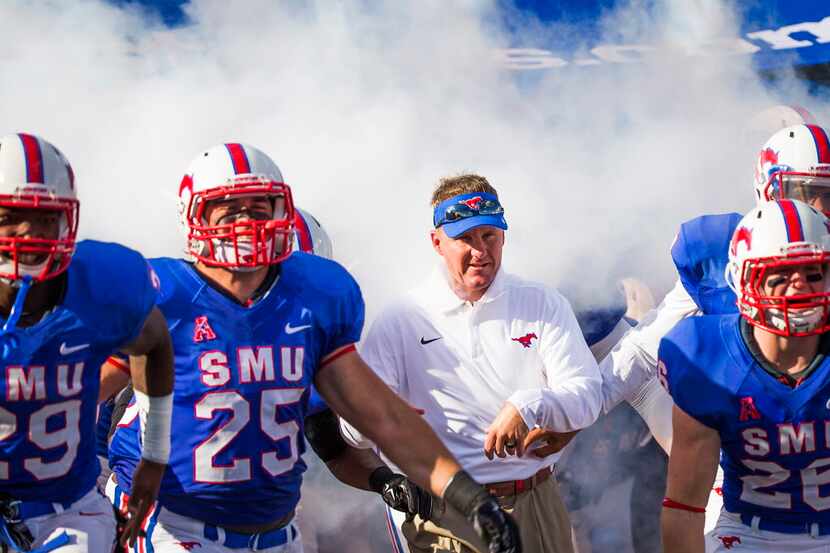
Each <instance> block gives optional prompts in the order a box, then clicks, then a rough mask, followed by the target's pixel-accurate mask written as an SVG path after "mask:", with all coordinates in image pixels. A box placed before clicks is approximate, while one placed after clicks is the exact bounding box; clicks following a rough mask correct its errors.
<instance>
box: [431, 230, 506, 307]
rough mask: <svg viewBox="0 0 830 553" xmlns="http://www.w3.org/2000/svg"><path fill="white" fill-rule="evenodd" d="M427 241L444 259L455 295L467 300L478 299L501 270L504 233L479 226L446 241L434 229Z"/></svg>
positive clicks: (444, 234)
mask: <svg viewBox="0 0 830 553" xmlns="http://www.w3.org/2000/svg"><path fill="white" fill-rule="evenodd" d="M431 238H432V247H433V248H435V251H436V252H438V254H439V255H440V256H441V257H443V258H444V263H445V264H446V266H447V273H448V274H449V277H450V281H451V282H450V284H451V285H452V287H453V291H454V292H455V293H456V295H458V297H460V298H462V299H465V300H468V301H478V300H479V299H481V296H483V295H484V293H485V292H486V291H487V288H489V287H490V284H492V282H493V279H494V278H496V273H497V272H498V270H499V267H501V253H502V248H503V247H504V231H503V230H502V229H500V228H496V227H492V226H489V225H483V226H480V227H475V228H472V229H470V230H468V231H467V232H465V233H464V234H462V235H460V236H459V237H458V238H450V237H449V236H447V234H446V233H445V232H444V229H443V228H438V229H437V230H434V231H432V233H431Z"/></svg>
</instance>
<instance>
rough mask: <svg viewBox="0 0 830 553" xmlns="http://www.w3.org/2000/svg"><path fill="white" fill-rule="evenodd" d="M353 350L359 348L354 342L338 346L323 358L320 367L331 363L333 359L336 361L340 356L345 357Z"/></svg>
mask: <svg viewBox="0 0 830 553" xmlns="http://www.w3.org/2000/svg"><path fill="white" fill-rule="evenodd" d="M353 351H357V348H356V347H355V345H354V344H348V345H346V346H343V347H342V348H337V349H336V350H334V351H333V352H331V353H329V354H328V355H326V356H325V357H323V360H322V361H320V368H321V369H322V368H323V367H325V366H326V365H328V364H329V363H331V362H332V361H334V360H335V359H337V358H338V357H343V356H344V355H346V354H347V353H351V352H353Z"/></svg>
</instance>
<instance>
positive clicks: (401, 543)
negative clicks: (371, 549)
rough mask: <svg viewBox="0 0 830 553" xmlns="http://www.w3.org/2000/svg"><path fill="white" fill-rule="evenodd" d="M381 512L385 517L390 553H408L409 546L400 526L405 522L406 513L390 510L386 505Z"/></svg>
mask: <svg viewBox="0 0 830 553" xmlns="http://www.w3.org/2000/svg"><path fill="white" fill-rule="evenodd" d="M383 512H384V514H385V515H386V530H387V531H388V532H389V540H390V541H391V542H392V553H409V545H408V544H407V543H406V538H405V537H404V535H403V532H402V531H401V525H402V524H403V523H404V521H406V513H402V512H400V511H396V510H394V509H390V508H389V506H388V505H386V506H385V508H384V511H383Z"/></svg>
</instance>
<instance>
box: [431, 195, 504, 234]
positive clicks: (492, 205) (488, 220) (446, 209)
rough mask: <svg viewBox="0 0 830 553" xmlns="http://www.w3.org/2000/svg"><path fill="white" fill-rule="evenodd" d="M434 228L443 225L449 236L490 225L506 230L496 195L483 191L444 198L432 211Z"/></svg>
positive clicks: (502, 210) (502, 209)
mask: <svg viewBox="0 0 830 553" xmlns="http://www.w3.org/2000/svg"><path fill="white" fill-rule="evenodd" d="M432 224H433V225H435V228H438V227H443V229H444V232H445V233H446V234H447V236H449V237H450V238H458V237H459V236H461V235H462V234H464V233H465V232H467V231H468V230H470V229H472V228H475V227H480V226H483V225H490V226H492V227H496V228H500V229H502V230H507V221H505V220H504V208H503V207H502V206H501V204H500V203H499V199H498V197H497V196H495V195H493V194H487V193H485V192H474V193H472V194H459V195H458V196H453V197H452V198H450V199H448V200H444V201H443V202H441V203H440V204H438V205H437V206H436V207H435V211H433V213H432Z"/></svg>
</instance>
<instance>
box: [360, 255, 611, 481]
mask: <svg viewBox="0 0 830 553" xmlns="http://www.w3.org/2000/svg"><path fill="white" fill-rule="evenodd" d="M360 353H361V355H362V356H363V359H365V360H366V362H367V363H368V365H369V366H370V367H372V369H374V370H375V371H376V372H377V374H378V375H379V376H380V377H381V378H382V379H383V380H384V381H385V382H386V383H387V384H388V385H389V386H390V387H391V388H392V389H393V390H395V391H396V392H397V393H398V394H399V395H400V396H401V397H402V398H403V399H405V400H406V401H408V402H409V403H410V404H412V405H413V406H414V407H417V408H420V409H424V410H425V414H424V417H425V418H426V420H427V422H428V423H429V424H430V426H431V427H432V429H433V430H434V431H435V433H436V434H437V435H438V437H439V438H440V439H441V440H442V441H443V442H444V444H445V445H446V446H447V448H448V449H449V450H450V451H451V452H452V453H453V455H455V456H456V457H457V458H458V460H459V462H460V463H461V465H462V467H464V469H466V470H467V471H468V472H470V474H471V475H472V476H473V478H475V479H476V480H478V481H479V482H485V483H489V482H500V481H504V480H517V479H523V478H527V477H529V476H531V475H533V474H534V473H536V472H537V471H538V470H540V469H541V468H543V467H545V466H549V465H552V464H553V463H554V462H555V461H556V460H557V459H558V458H559V455H558V454H557V455H552V456H549V457H546V458H545V459H538V458H536V457H535V456H533V455H525V456H524V457H523V458H521V459H520V458H517V457H515V456H508V457H507V458H505V459H499V458H497V457H496V458H494V459H493V460H492V461H491V460H488V459H487V457H486V456H485V455H484V438H485V436H486V434H487V429H488V428H489V426H490V424H491V423H492V422H493V420H494V419H495V418H496V415H498V413H499V412H500V411H501V409H502V407H503V406H504V403H505V401H509V402H510V403H512V404H513V405H514V406H515V407H516V408H517V409H518V410H519V412H520V413H521V415H522V417H523V418H524V420H525V422H526V423H527V425H528V427H529V428H533V427H534V426H543V427H547V428H553V429H555V430H559V431H568V430H576V429H580V428H585V427H586V426H589V425H591V424H592V423H593V422H594V421H595V420H596V418H597V416H598V414H599V412H600V409H601V406H602V394H601V384H602V380H601V378H600V375H599V369H598V368H597V364H596V361H595V360H594V357H593V355H592V354H591V351H590V350H589V349H588V346H587V345H586V344H585V340H584V339H583V337H582V333H581V332H580V330H579V327H578V325H577V322H576V318H575V317H574V314H573V311H572V310H571V307H570V305H569V304H568V302H567V301H566V300H565V299H564V298H563V297H562V296H561V295H560V294H559V293H558V292H557V291H556V290H554V289H553V288H550V287H548V286H544V285H542V284H538V283H534V282H528V281H525V280H522V279H520V278H519V277H516V276H513V275H509V274H507V273H505V272H503V271H502V270H499V272H498V274H497V275H496V278H495V279H494V281H493V283H492V284H491V285H490V288H489V289H488V290H487V292H486V293H485V295H484V296H483V297H482V298H481V299H480V300H479V301H477V302H475V303H474V304H470V303H469V302H466V301H462V300H461V299H460V298H458V297H457V296H456V295H455V294H454V293H453V292H452V290H451V289H450V286H449V284H448V281H447V277H446V273H445V271H444V270H441V269H438V270H436V271H434V272H433V274H432V275H431V276H430V278H429V279H428V280H427V281H426V282H425V283H424V285H422V286H421V287H419V288H417V289H416V290H414V291H412V292H410V293H409V294H408V295H407V296H406V298H405V300H404V301H403V302H402V303H400V304H398V305H394V306H392V307H390V308H388V309H387V310H385V311H384V312H383V313H382V314H381V315H380V316H379V317H378V319H377V320H376V321H375V322H374V324H373V325H372V327H371V329H370V330H369V333H368V334H367V336H366V338H365V340H364V341H363V342H362V344H361V346H360Z"/></svg>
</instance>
